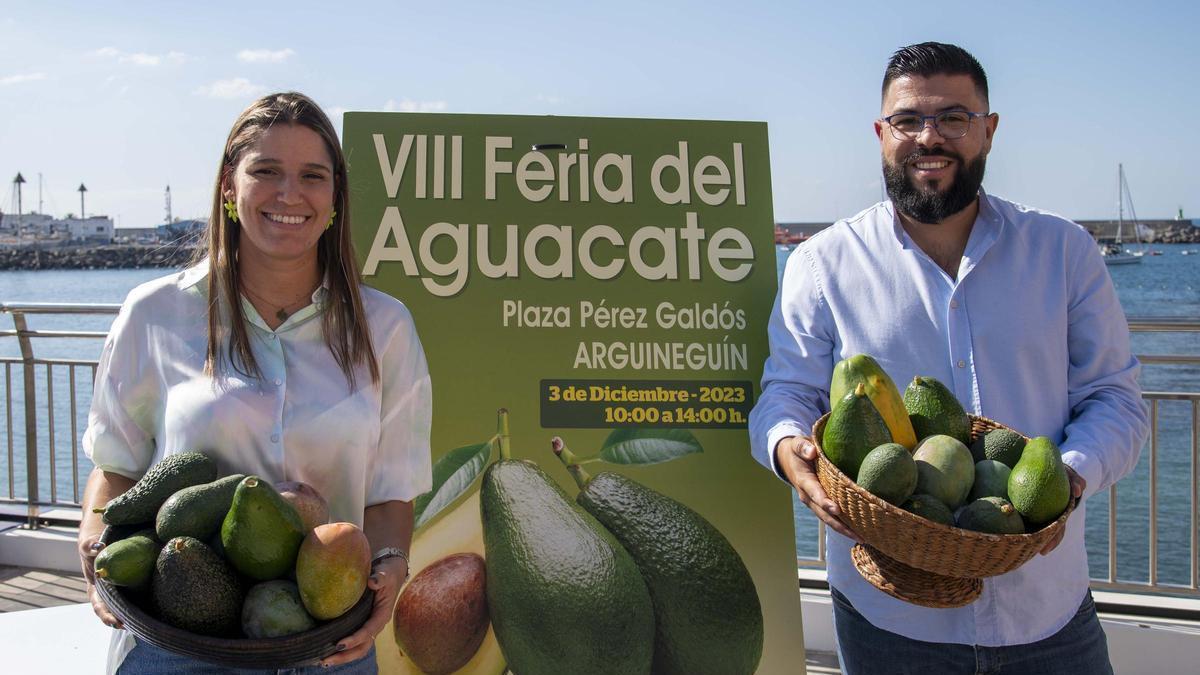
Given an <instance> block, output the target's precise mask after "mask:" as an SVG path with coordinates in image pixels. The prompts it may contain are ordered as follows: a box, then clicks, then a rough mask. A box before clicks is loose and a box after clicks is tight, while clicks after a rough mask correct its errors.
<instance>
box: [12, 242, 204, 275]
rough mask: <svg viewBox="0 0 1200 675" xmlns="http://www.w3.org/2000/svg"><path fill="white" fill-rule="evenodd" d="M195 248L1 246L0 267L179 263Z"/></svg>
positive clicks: (83, 267) (97, 267)
mask: <svg viewBox="0 0 1200 675" xmlns="http://www.w3.org/2000/svg"><path fill="white" fill-rule="evenodd" d="M195 251H196V249H195V247H193V246H184V245H179V244H153V245H139V244H123V245H112V246H80V247H77V248H68V247H54V248H34V247H23V248H0V270H53V269H69V270H104V269H138V268H142V267H179V266H181V265H185V264H187V262H188V261H189V260H191V259H192V256H193V254H194V253H195Z"/></svg>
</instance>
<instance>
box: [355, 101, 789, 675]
mask: <svg viewBox="0 0 1200 675" xmlns="http://www.w3.org/2000/svg"><path fill="white" fill-rule="evenodd" d="M344 143H345V149H346V155H347V159H348V161H349V164H350V186H349V187H350V195H351V212H352V219H353V222H354V240H355V246H356V248H357V250H358V255H359V259H360V261H361V264H362V271H363V275H364V279H365V280H366V282H367V283H368V284H370V285H372V286H374V287H376V288H379V289H381V290H383V291H385V292H387V293H390V294H391V295H394V296H395V297H397V298H399V299H400V300H402V301H403V302H404V303H405V305H406V306H407V307H408V308H409V310H410V311H411V312H412V315H413V318H414V320H415V322H416V326H417V331H418V333H419V335H420V338H421V342H422V344H423V346H424V349H425V353H426V356H427V358H428V361H429V370H430V375H431V379H432V383H433V395H434V418H433V430H432V440H433V448H434V457H433V459H434V477H433V489H432V490H431V491H430V492H429V493H427V494H426V495H423V496H422V497H421V498H419V499H418V500H417V501H416V502H415V504H414V510H415V514H416V515H415V517H416V532H415V535H414V539H413V545H412V552H411V559H412V560H411V572H412V578H411V579H410V581H409V582H408V583H407V585H406V586H405V587H404V589H403V590H402V591H401V594H400V598H399V600H398V601H397V604H396V608H395V612H394V618H393V621H392V624H391V625H390V626H389V627H388V628H387V629H385V630H384V632H383V633H381V634H380V636H379V638H378V639H377V641H376V647H377V650H378V658H379V664H380V669H381V672H384V673H464V674H467V673H469V674H472V675H477V674H489V675H501V674H503V673H505V672H512V673H514V674H515V675H537V674H540V673H556V674H558V673H572V674H573V675H590V674H592V673H629V674H636V673H646V674H647V675H648V674H649V673H651V672H652V671H653V672H654V673H686V674H687V675H699V674H703V673H720V674H721V675H735V674H737V673H755V672H758V673H778V672H798V670H800V669H802V666H800V665H798V664H803V663H804V647H803V632H802V628H801V623H800V621H801V618H800V600H799V594H798V591H797V586H796V556H795V545H794V541H795V535H794V530H793V522H792V509H791V496H790V491H789V490H788V487H787V485H786V484H785V483H783V482H781V481H779V480H778V479H776V478H774V477H773V476H772V475H771V474H770V473H769V472H767V471H764V470H763V469H762V468H761V467H760V466H758V465H757V464H756V463H755V462H754V460H753V459H752V458H751V456H750V450H749V438H748V436H747V431H746V424H747V417H748V415H749V411H750V409H751V407H752V406H753V404H754V400H755V396H756V395H757V393H758V379H759V376H760V373H761V369H762V364H763V361H764V359H765V358H766V356H767V343H766V325H767V318H768V315H769V313H770V309H771V304H772V301H773V299H774V296H775V287H776V271H775V247H774V240H773V230H774V228H773V214H772V205H771V194H770V166H769V157H768V150H767V128H766V125H765V124H762V123H747V122H716V121H681V120H644V119H604V118H578V117H526V116H497V115H450V114H413V113H358V112H351V113H347V114H346V116H345V119H344Z"/></svg>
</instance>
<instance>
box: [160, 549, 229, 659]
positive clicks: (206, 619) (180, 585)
mask: <svg viewBox="0 0 1200 675" xmlns="http://www.w3.org/2000/svg"><path fill="white" fill-rule="evenodd" d="M153 595H154V605H155V607H157V608H158V613H159V616H160V617H162V619H163V621H166V622H167V623H169V624H171V625H172V626H175V627H176V628H182V629H184V630H187V631H191V632H193V633H200V634H202V635H212V636H219V637H233V636H236V635H237V634H238V628H239V626H240V624H241V618H242V588H241V585H240V582H239V581H238V578H237V575H236V574H235V573H234V571H233V570H232V569H230V567H229V565H228V564H226V563H225V561H224V560H222V559H221V557H220V556H218V555H217V554H216V553H214V552H213V550H212V549H210V548H209V547H208V546H207V545H206V544H204V542H202V541H200V540H198V539H194V538H192V537H176V538H174V539H172V540H170V541H168V542H167V543H166V544H165V545H164V546H163V549H162V551H161V552H160V553H159V554H158V560H157V561H156V562H155V565H154V578H153Z"/></svg>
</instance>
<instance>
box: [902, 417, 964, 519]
mask: <svg viewBox="0 0 1200 675" xmlns="http://www.w3.org/2000/svg"><path fill="white" fill-rule="evenodd" d="M913 460H914V461H916V463H917V492H920V493H922V494H927V495H933V496H934V497H937V499H938V501H940V502H942V503H943V504H945V505H946V506H947V507H949V508H950V509H951V510H953V509H957V508H958V507H959V506H961V505H962V504H963V502H965V501H966V500H967V495H968V494H970V493H971V486H972V485H974V483H975V462H973V461H971V451H970V450H967V446H965V445H963V444H962V443H959V442H958V440H956V439H954V438H951V437H950V436H943V435H937V436H929V437H928V438H926V439H925V440H923V441H921V442H920V443H919V444H918V445H917V449H916V450H915V451H914V452H913Z"/></svg>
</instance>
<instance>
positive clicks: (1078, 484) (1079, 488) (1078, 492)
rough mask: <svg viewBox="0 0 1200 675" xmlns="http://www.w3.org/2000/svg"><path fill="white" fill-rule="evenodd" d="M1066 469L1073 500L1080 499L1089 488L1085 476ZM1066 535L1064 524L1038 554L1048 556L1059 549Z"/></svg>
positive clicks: (1069, 468)
mask: <svg viewBox="0 0 1200 675" xmlns="http://www.w3.org/2000/svg"><path fill="white" fill-rule="evenodd" d="M1064 468H1066V470H1067V479H1068V480H1069V481H1071V499H1079V498H1080V497H1082V496H1083V491H1084V489H1085V488H1086V487H1087V481H1086V480H1084V479H1083V476H1080V475H1079V474H1077V473H1075V470H1074V469H1072V468H1071V467H1069V466H1064ZM1066 533H1067V527H1066V523H1063V527H1062V529H1060V530H1059V531H1058V534H1056V535H1054V536H1053V537H1051V539H1050V541H1048V542H1046V545H1045V546H1043V547H1042V550H1041V551H1038V553H1040V554H1041V555H1046V554H1047V553H1049V552H1050V551H1053V550H1054V549H1056V548H1058V545H1059V544H1060V543H1062V540H1063V535H1065V534H1066Z"/></svg>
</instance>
